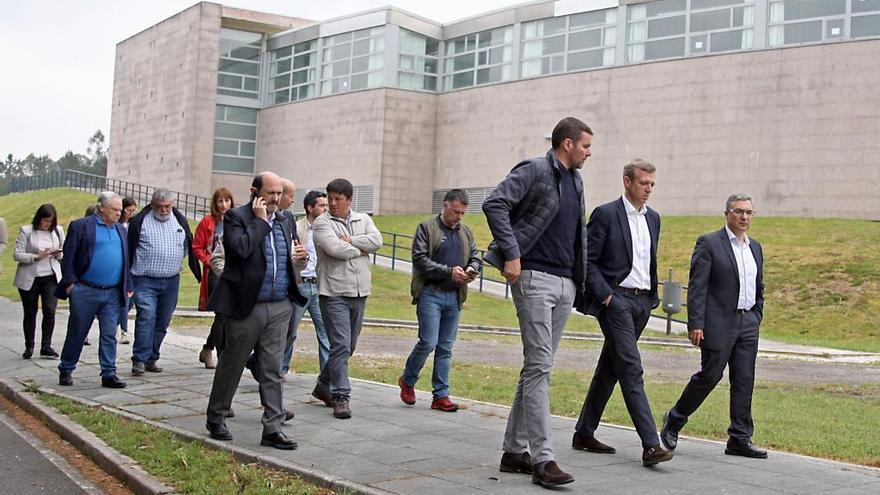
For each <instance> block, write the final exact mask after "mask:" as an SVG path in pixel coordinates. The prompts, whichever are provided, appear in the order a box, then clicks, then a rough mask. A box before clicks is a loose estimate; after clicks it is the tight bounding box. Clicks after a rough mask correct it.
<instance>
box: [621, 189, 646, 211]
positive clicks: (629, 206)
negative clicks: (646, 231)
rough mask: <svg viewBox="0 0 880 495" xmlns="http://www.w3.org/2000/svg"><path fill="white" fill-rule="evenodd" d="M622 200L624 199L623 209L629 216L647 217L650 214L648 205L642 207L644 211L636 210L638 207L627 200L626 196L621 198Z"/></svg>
mask: <svg viewBox="0 0 880 495" xmlns="http://www.w3.org/2000/svg"><path fill="white" fill-rule="evenodd" d="M621 199H623V208H624V209H625V210H626V214H627V215H635V214H639V215H642V216H645V215H646V214H647V213H648V205H642V209H640V210H636V207H635V206H633V204H632V203H630V202H629V200H628V199H626V194H624V195H623V196H621Z"/></svg>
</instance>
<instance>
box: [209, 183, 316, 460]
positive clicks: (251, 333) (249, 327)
mask: <svg viewBox="0 0 880 495" xmlns="http://www.w3.org/2000/svg"><path fill="white" fill-rule="evenodd" d="M281 192H282V185H281V179H280V178H279V177H278V176H277V175H275V174H273V173H272V172H263V173H262V174H260V175H257V176H256V177H254V180H253V183H252V187H251V202H250V203H248V204H245V205H244V206H240V207H238V208H233V209H231V210H229V211H228V212H226V215H225V217H224V219H223V248H224V252H225V256H226V265H225V267H224V269H223V275H221V277H220V280H219V281H218V282H217V286H216V287H215V289H214V292H213V293H212V294H211V298H210V300H209V301H208V307H209V308H210V309H212V310H214V311H216V312H218V313H220V314H222V315H223V317H224V321H225V323H226V347H225V349H224V351H223V353H222V354H221V355H220V360H219V362H218V363H217V371H216V372H215V374H214V384H213V386H212V388H211V397H210V399H209V400H208V411H207V416H208V420H207V424H206V426H207V428H208V432H209V433H210V435H211V438H214V439H217V440H231V439H232V434H231V433H229V430H228V429H227V428H226V422H225V420H226V417H227V415H228V414H229V409H230V407H231V406H232V397H233V396H234V395H235V390H236V389H237V388H238V382H239V381H240V380H241V372H242V370H243V369H244V366H245V362H246V361H247V359H248V356H250V354H251V351H253V352H254V353H255V354H256V360H257V365H256V366H257V367H258V370H257V371H258V373H256V377H257V379H258V380H259V383H260V396H261V397H262V399H263V403H264V411H263V418H262V423H263V437H262V440H261V442H260V443H261V445H268V446H270V447H275V448H277V449H283V450H292V449H295V448H296V447H297V444H296V442H295V441H293V440H292V439H290V438H288V437H287V436H286V435H285V434H284V432H282V431H281V423H282V422H283V421H284V418H285V414H284V408H283V407H282V391H283V389H282V380H283V379H282V377H281V359H282V355H283V352H284V342H285V339H286V336H287V325H288V322H289V321H290V315H291V300H293V302H295V303H296V304H299V305H300V306H302V305H305V303H306V300H305V298H304V297H302V296H301V295H300V293H299V291H298V290H297V288H296V281H295V279H294V271H293V259H294V258H295V257H299V258H304V257H305V256H307V254H305V250H304V249H296V248H295V247H294V245H293V244H292V242H291V240H292V239H293V229H294V226H293V223H292V222H291V221H290V219H289V218H288V217H287V215H285V214H284V213H282V212H281V211H280V210H279V209H278V203H279V201H280V199H281Z"/></svg>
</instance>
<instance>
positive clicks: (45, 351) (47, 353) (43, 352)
mask: <svg viewBox="0 0 880 495" xmlns="http://www.w3.org/2000/svg"><path fill="white" fill-rule="evenodd" d="M40 357H43V358H47V359H55V358H57V357H58V353H57V352H55V349H52V348H51V347H44V348H42V349H40Z"/></svg>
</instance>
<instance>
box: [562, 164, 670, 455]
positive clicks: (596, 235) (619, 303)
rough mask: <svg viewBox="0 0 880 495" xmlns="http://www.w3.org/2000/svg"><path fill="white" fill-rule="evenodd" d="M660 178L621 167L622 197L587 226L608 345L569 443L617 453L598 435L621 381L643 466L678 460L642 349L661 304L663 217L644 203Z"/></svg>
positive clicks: (595, 298)
mask: <svg viewBox="0 0 880 495" xmlns="http://www.w3.org/2000/svg"><path fill="white" fill-rule="evenodd" d="M655 174H656V169H655V168H654V165H652V164H651V163H649V162H646V161H644V160H641V159H635V160H633V161H631V162H630V163H628V164H627V165H626V166H625V167H624V168H623V188H624V194H623V196H621V197H620V198H618V199H616V200H614V201H612V202H610V203H605V204H604V205H601V206H599V207H597V208H596V209H595V210H593V213H592V214H591V215H590V223H589V224H587V232H589V242H588V245H589V249H588V250H587V251H588V254H587V297H586V303H587V308H586V313H587V314H591V315H593V316H595V317H596V318H598V320H599V326H600V327H601V328H602V334H603V335H604V336H605V344H604V345H603V346H602V353H601V354H600V356H599V363H598V364H597V365H596V372H595V373H594V374H593V381H592V383H590V389H589V390H588V391H587V397H586V399H585V400H584V405H583V407H582V408H581V414H580V418H578V422H577V426H576V431H575V433H574V437H573V438H572V440H571V446H572V447H573V448H575V449H578V450H587V451H590V452H596V453H600V454H613V453H614V452H615V450H614V448H613V447H609V446H608V445H605V444H604V443H602V442H600V441H599V440H597V439H596V437H595V436H594V433H595V431H596V428H598V427H599V420H600V419H601V418H602V412H603V411H604V410H605V405H606V404H607V403H608V399H609V398H610V397H611V392H613V391H614V385H615V384H616V383H617V382H618V381H619V382H620V391H621V392H622V393H623V400H624V402H625V403H626V409H627V411H629V415H630V417H631V418H632V420H633V425H635V427H636V432H637V433H638V434H639V438H640V439H641V441H642V449H643V451H642V464H643V465H645V466H654V465H656V464H657V463H660V462H664V461H668V460H670V459H672V452H669V451H666V450H664V449H663V447H661V446H660V439H659V438H658V437H657V426H656V425H655V424H654V417H653V416H652V414H651V406H650V405H649V404H648V397H647V396H646V395H645V382H644V380H643V378H642V374H643V371H642V360H641V356H640V355H639V347H638V340H639V337H640V336H641V335H642V331H643V330H644V329H645V325H646V324H647V323H648V319H649V318H650V317H651V310H652V309H653V308H655V307H657V305H658V304H659V303H660V301H659V299H658V297H657V244H658V243H659V241H660V215H659V214H658V213H657V212H656V211H654V210H653V209H651V208H649V207H648V206H647V204H646V203H647V202H648V198H649V197H650V196H651V191H653V189H654V178H655Z"/></svg>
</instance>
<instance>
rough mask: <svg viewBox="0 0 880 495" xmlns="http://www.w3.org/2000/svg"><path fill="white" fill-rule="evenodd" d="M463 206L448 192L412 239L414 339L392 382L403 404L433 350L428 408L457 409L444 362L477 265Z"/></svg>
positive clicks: (460, 194) (459, 195)
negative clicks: (416, 321)
mask: <svg viewBox="0 0 880 495" xmlns="http://www.w3.org/2000/svg"><path fill="white" fill-rule="evenodd" d="M467 207H468V196H467V193H466V192H464V191H463V190H461V189H452V190H451V191H449V192H447V193H446V197H444V198H443V210H442V211H441V212H440V214H439V215H437V216H436V217H433V218H430V219H428V220H425V221H424V222H422V223H421V224H419V226H418V227H417V228H416V233H415V236H414V237H413V244H412V264H413V269H412V285H411V292H412V296H413V304H415V305H416V316H417V317H418V319H419V341H418V343H416V346H415V347H414V348H413V350H412V352H410V354H409V358H408V359H407V360H406V367H405V368H404V370H403V376H401V377H400V378H399V379H398V381H397V382H398V384H399V385H400V400H402V401H403V402H404V403H405V404H408V405H414V404H415V403H416V393H415V390H414V389H413V387H414V386H415V384H416V381H418V379H419V372H420V371H422V367H423V366H424V365H425V360H426V359H427V358H428V354H430V353H431V352H432V351H433V352H434V371H433V373H432V376H431V384H432V386H433V393H434V400H433V401H432V402H431V409H439V410H441V411H445V412H455V411H457V410H458V404H456V403H454V402H452V399H450V398H449V363H450V361H451V360H452V346H453V344H455V336H456V334H457V333H458V318H459V315H460V314H461V306H462V304H464V301H465V299H467V287H468V283H470V282H471V281H472V280H474V278H476V276H477V273H479V272H480V265H481V261H480V257H479V256H478V255H477V245H476V243H475V242H474V234H473V233H472V232H471V229H469V228H468V227H467V226H466V225H463V224H462V223H461V219H462V217H464V214H465V212H466V211H467Z"/></svg>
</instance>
